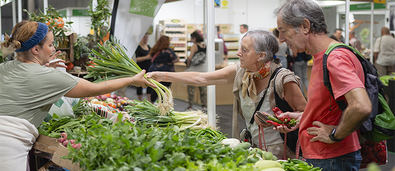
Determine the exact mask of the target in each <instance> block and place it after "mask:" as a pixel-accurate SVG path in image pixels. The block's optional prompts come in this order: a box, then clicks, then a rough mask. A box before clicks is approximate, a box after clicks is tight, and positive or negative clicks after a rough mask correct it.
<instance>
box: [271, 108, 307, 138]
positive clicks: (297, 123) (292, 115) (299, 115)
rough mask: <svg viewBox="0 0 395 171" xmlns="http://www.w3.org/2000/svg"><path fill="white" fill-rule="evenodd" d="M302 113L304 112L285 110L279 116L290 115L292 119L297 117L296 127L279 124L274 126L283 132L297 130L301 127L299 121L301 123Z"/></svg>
mask: <svg viewBox="0 0 395 171" xmlns="http://www.w3.org/2000/svg"><path fill="white" fill-rule="evenodd" d="M302 114H303V113H302V112H284V113H282V114H280V115H279V116H278V117H279V118H282V117H285V116H288V117H290V118H292V119H296V120H297V122H296V125H295V126H294V127H292V128H291V129H290V128H288V127H286V126H277V127H274V129H276V130H278V131H279V132H281V133H288V132H291V131H295V130H296V129H298V128H299V123H300V119H301V118H302Z"/></svg>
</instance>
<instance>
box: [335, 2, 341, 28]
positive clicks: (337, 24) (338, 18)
mask: <svg viewBox="0 0 395 171" xmlns="http://www.w3.org/2000/svg"><path fill="white" fill-rule="evenodd" d="M339 15H340V14H339V13H338V12H337V7H336V28H339V22H340V17H339Z"/></svg>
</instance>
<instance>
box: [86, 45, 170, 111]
mask: <svg viewBox="0 0 395 171" xmlns="http://www.w3.org/2000/svg"><path fill="white" fill-rule="evenodd" d="M98 47H99V49H100V51H101V52H98V51H96V50H92V53H93V55H94V57H92V58H91V60H92V62H93V63H94V64H93V65H91V66H89V67H88V75H86V76H85V78H93V79H95V80H96V81H103V80H113V79H118V78H125V77H132V76H134V75H136V74H138V73H140V72H141V68H140V67H139V66H138V65H137V64H136V63H135V62H134V61H133V60H131V59H130V58H129V57H128V56H127V54H126V53H125V50H124V48H123V47H121V46H120V45H119V44H118V43H115V42H110V41H107V42H106V43H105V44H104V45H101V44H98ZM144 78H146V79H147V80H148V81H149V82H151V83H152V84H154V85H155V86H156V88H153V87H152V88H153V89H154V90H155V92H156V93H157V94H158V108H159V112H160V114H161V115H167V114H169V113H170V111H171V110H173V95H172V93H171V90H170V89H168V88H167V87H166V86H164V85H162V84H161V83H159V82H158V81H156V80H154V79H152V78H147V76H146V75H144Z"/></svg>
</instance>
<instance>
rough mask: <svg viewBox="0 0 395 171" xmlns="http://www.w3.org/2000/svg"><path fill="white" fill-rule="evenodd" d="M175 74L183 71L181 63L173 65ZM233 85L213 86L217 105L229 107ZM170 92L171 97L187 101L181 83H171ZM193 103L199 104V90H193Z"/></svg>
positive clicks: (186, 94)
mask: <svg viewBox="0 0 395 171" xmlns="http://www.w3.org/2000/svg"><path fill="white" fill-rule="evenodd" d="M225 66H226V65H217V66H216V67H215V69H216V70H218V69H221V68H223V67H225ZM174 68H175V71H176V72H182V71H185V69H186V65H185V64H184V63H183V62H178V63H175V64H174ZM232 87H233V84H227V85H217V86H215V99H216V100H215V101H216V104H217V105H231V104H233V93H232ZM171 90H172V92H173V97H174V98H176V99H179V100H184V101H188V92H187V85H186V84H182V83H172V84H171ZM193 101H194V103H195V104H200V95H199V89H198V88H195V97H194V100H193Z"/></svg>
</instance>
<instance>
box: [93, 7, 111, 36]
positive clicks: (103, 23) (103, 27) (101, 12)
mask: <svg viewBox="0 0 395 171" xmlns="http://www.w3.org/2000/svg"><path fill="white" fill-rule="evenodd" d="M90 4H91V5H89V11H88V12H89V15H90V16H91V21H92V23H91V28H92V29H93V31H94V35H95V41H96V42H97V43H100V42H101V41H102V40H103V38H104V37H105V36H106V35H107V33H108V29H109V22H108V21H109V18H110V16H111V12H110V7H109V3H108V0H97V6H96V7H95V8H93V6H92V1H91V3H90Z"/></svg>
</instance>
